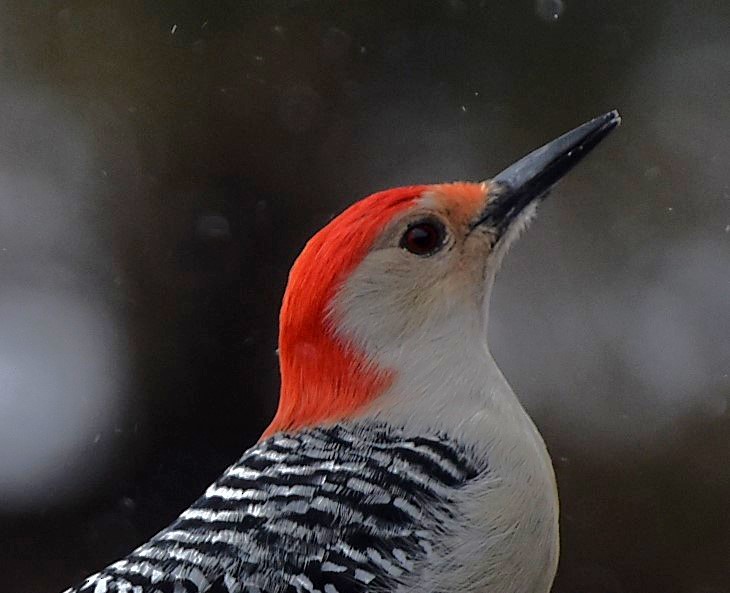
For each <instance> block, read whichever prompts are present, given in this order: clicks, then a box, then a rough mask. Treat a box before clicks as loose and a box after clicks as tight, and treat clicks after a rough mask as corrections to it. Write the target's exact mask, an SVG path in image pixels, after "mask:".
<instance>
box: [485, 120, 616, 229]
mask: <svg viewBox="0 0 730 593" xmlns="http://www.w3.org/2000/svg"><path fill="white" fill-rule="evenodd" d="M619 123H621V116H619V114H618V111H615V110H614V111H610V112H608V113H606V114H604V115H601V116H600V117H597V118H595V119H592V120H591V121H589V122H587V123H584V124H583V125H582V126H579V127H577V128H575V129H574V130H571V131H570V132H568V133H566V134H563V135H562V136H560V137H559V138H556V139H555V140H553V141H552V142H548V143H547V144H546V145H545V146H543V147H541V148H538V149H537V150H534V151H533V152H531V153H530V154H528V155H527V156H525V157H523V158H521V159H520V160H519V161H517V162H516V163H515V164H513V165H511V166H509V167H507V168H506V169H505V170H504V171H502V172H501V173H500V174H499V175H497V176H495V177H494V178H492V180H491V181H490V182H489V186H490V192H489V193H490V199H489V203H488V204H487V207H486V208H485V209H484V211H483V212H482V214H481V216H480V217H479V218H478V220H477V221H476V222H475V223H474V224H473V227H472V228H476V227H477V226H480V225H487V226H489V227H490V228H491V229H492V230H493V231H494V232H495V233H496V234H497V236H498V237H501V236H502V234H504V232H505V231H506V230H507V228H508V227H509V225H510V223H512V221H514V220H515V218H517V217H518V215H519V214H520V212H522V211H523V210H524V209H525V207H527V205H528V204H530V203H532V202H533V201H535V200H539V199H542V198H545V197H547V195H548V193H549V192H550V190H551V189H552V187H553V186H554V185H555V184H556V183H557V182H558V181H560V180H561V179H562V178H563V176H564V175H565V174H566V173H567V172H568V171H570V170H571V169H572V168H573V167H575V165H577V164H578V162H579V161H580V160H581V159H582V158H583V157H584V156H585V155H587V154H588V153H589V152H590V151H591V150H593V148H594V147H595V146H596V145H597V144H598V143H599V142H600V141H601V140H603V139H604V138H605V137H606V136H607V135H608V133H609V132H610V131H611V130H613V129H614V128H615V127H616V126H617V125H619Z"/></svg>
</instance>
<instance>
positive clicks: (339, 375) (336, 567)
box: [68, 111, 619, 593]
mask: <svg viewBox="0 0 730 593" xmlns="http://www.w3.org/2000/svg"><path fill="white" fill-rule="evenodd" d="M618 123H619V116H618V113H616V112H615V111H614V112H611V113H607V114H605V115H603V116H601V117H598V118H596V119H594V120H592V121H590V122H588V123H586V124H584V125H582V126H580V127H579V128H576V129H575V130H573V131H572V132H568V133H567V134H565V135H563V136H561V137H560V138H558V139H557V140H554V141H553V142H550V143H549V144H547V145H545V146H544V147H542V148H540V149H538V150H536V151H534V152H533V153H531V154H529V155H528V156H526V157H524V158H523V159H522V160H520V161H518V162H517V163H515V164H514V165H512V166H511V167H509V168H507V169H506V170H505V171H503V172H502V173H500V174H499V175H497V176H496V177H494V178H493V179H491V180H490V181H486V182H484V183H449V184H441V185H419V186H410V187H402V188H398V189H392V190H388V191H384V192H380V193H377V194H374V195H372V196H370V197H368V198H365V199H364V200H362V201H360V202H358V203H356V204H354V205H353V206H351V207H350V208H348V209H347V210H345V211H344V212H343V213H342V214H340V215H339V216H338V217H337V218H335V219H334V220H333V221H332V222H330V223H329V224H328V225H327V226H326V227H325V228H324V229H322V230H321V231H320V232H319V233H317V234H316V235H315V236H314V237H313V238H312V239H311V240H310V241H309V242H308V243H307V245H306V247H305V248H304V250H303V252H302V254H301V255H300V256H299V258H298V259H297V261H296V263H295V264H294V266H293V268H292V270H291V274H290V276H289V283H288V286H287V290H286V294H285V296H284V303H283V306H282V310H281V317H280V337H279V354H280V361H281V380H282V386H281V397H280V402H279V408H278V411H277V413H276V417H275V418H274V420H273V422H272V423H271V425H270V426H269V428H268V429H267V430H266V432H265V433H264V435H263V437H262V440H261V441H260V442H259V443H258V444H257V445H255V446H254V447H252V448H251V449H249V450H248V451H246V453H244V455H243V457H241V459H240V460H239V461H238V462H237V463H236V464H235V465H233V466H231V467H230V468H229V469H228V470H226V472H225V473H224V474H223V475H222V476H221V478H220V479H219V480H218V481H216V482H215V483H214V484H213V485H212V486H210V487H209V488H208V490H207V491H206V492H205V494H204V495H203V496H202V497H201V498H200V499H199V500H198V501H197V502H195V503H194V504H193V505H192V506H191V507H190V508H189V509H188V510H186V511H185V512H183V513H182V514H181V515H180V517H179V518H178V519H177V520H176V521H175V522H174V523H172V524H171V525H170V526H169V527H167V528H166V529H164V530H163V531H161V532H160V533H159V534H157V535H156V536H155V537H153V538H152V539H151V540H150V541H149V542H147V543H146V544H144V545H142V546H140V547H139V548H137V549H136V550H135V551H133V552H132V553H131V554H130V555H129V556H128V557H127V558H125V559H123V560H120V561H119V562H116V563H114V564H112V565H111V566H109V567H107V568H105V569H103V570H102V571H100V572H99V573H97V574H94V575H92V576H90V577H88V578H87V579H86V580H85V581H84V582H83V583H82V584H81V585H79V586H78V587H77V588H75V589H69V590H68V591H69V592H83V593H112V592H119V593H122V592H124V593H153V592H158V591H159V592H161V593H182V592H186V593H203V592H206V593H223V592H227V593H290V592H291V593H295V592H296V593H305V592H306V593H313V592H319V593H359V592H364V591H376V592H381V593H385V592H399V593H415V592H422V593H428V592H431V593H447V592H448V593H452V592H456V591H460V592H474V593H477V592H480V593H511V592H514V593H528V592H529V593H546V592H547V591H548V590H549V589H550V586H551V584H552V580H553V576H554V574H555V569H556V565H557V561H558V495H557V490H556V485H555V477H554V474H553V469H552V465H551V462H550V457H549V456H548V453H547V450H546V448H545V445H544V443H543V440H542V438H541V437H540V434H539V433H538V431H537V429H536V428H535V426H534V424H533V423H532V421H531V420H530V418H529V417H528V415H527V413H526V412H525V411H524V409H523V408H522V406H521V405H520V403H519V402H518V400H517V398H516V397H515V395H514V393H513V392H512V390H511V389H510V387H509V385H508V384H507V382H506V381H505V379H504V377H503V376H502V374H501V373H500V371H499V369H498V368H497V366H496V364H495V362H494V360H493V359H492V357H491V355H490V354H489V351H488V349H487V345H486V323H487V308H488V303H489V295H490V290H491V287H492V283H493V280H494V276H495V273H496V271H497V268H498V267H499V264H500V261H501V259H502V257H503V256H504V254H505V252H506V251H507V249H508V247H509V245H510V243H511V242H512V241H513V239H514V238H515V237H516V236H517V235H518V234H519V232H520V230H521V229H522V228H524V226H525V224H526V222H527V221H528V220H529V219H530V218H531V217H532V215H533V214H534V212H535V209H536V206H537V204H538V202H539V201H540V200H541V199H542V198H544V197H545V196H546V195H547V193H548V192H549V190H550V189H551V188H552V186H553V185H554V184H555V183H556V182H557V181H558V180H559V179H560V178H561V177H562V176H563V175H564V174H565V173H567V172H568V171H569V170H570V169H571V168H572V167H573V166H574V165H575V164H576V163H577V162H578V161H579V160H580V159H581V158H582V157H583V156H584V155H585V154H587V153H588V152H589V151H590V150H591V149H592V148H593V147H594V146H595V145H596V144H598V142H599V141H601V140H602V139H603V138H604V137H605V136H606V135H607V134H608V133H609V132H610V131H611V130H612V129H613V128H614V127H615V126H616V125H617V124H618Z"/></svg>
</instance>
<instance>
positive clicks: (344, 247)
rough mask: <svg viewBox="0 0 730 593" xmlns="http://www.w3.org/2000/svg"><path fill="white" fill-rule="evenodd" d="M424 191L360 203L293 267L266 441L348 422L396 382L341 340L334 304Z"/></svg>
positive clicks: (312, 243)
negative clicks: (277, 389) (331, 320)
mask: <svg viewBox="0 0 730 593" xmlns="http://www.w3.org/2000/svg"><path fill="white" fill-rule="evenodd" d="M426 189H427V186H424V185H415V186H410V187H401V188H397V189H390V190H386V191H383V192H379V193H376V194H373V195H371V196H369V197H367V198H365V199H364V200H361V201H359V202H357V203H356V204H354V205H352V206H350V207H349V208H348V209H347V210H345V211H344V212H343V213H342V214H340V215H339V216H338V217H337V218H335V219H334V220H332V222H330V223H329V224H328V225H327V226H326V227H324V228H323V229H322V230H321V231H319V232H318V233H317V234H316V235H314V237H312V239H310V241H309V242H308V243H307V245H306V246H305V247H304V250H303V251H302V253H301V255H300V256H299V257H298V258H297V260H296V262H294V266H293V267H292V269H291V272H290V273H289V283H288V285H287V288H286V293H285V294H284V302H283V304H282V307H281V314H280V316H279V362H280V366H281V393H280V396H279V408H278V410H277V412H276V416H275V417H274V419H273V421H272V422H271V424H270V425H269V427H268V428H267V429H266V431H265V432H264V434H263V435H262V437H261V438H262V439H264V438H266V437H268V436H270V435H272V434H274V433H276V432H280V431H283V430H296V429H299V428H302V427H304V426H312V425H316V424H319V423H322V422H327V421H333V420H339V419H344V418H347V417H348V416H351V415H352V414H354V413H355V412H356V411H357V410H358V409H360V408H362V407H363V406H364V405H365V404H367V403H368V402H370V401H372V400H373V398H375V397H376V396H377V395H378V394H380V393H382V392H383V390H385V389H386V388H387V387H388V385H389V384H390V382H391V381H392V375H391V373H389V372H387V371H383V370H379V369H375V368H372V367H371V366H369V365H368V364H367V362H366V359H365V356H364V355H363V354H362V353H359V352H358V351H357V350H356V349H355V348H354V347H353V346H352V345H350V344H346V343H344V342H343V341H342V340H340V339H338V338H336V337H335V335H334V332H333V330H332V328H330V327H329V326H328V320H327V313H328V306H329V304H330V302H331V300H332V297H333V296H334V295H335V293H336V292H337V290H338V288H339V287H340V285H341V284H342V283H343V282H344V281H345V279H346V278H347V277H348V276H349V274H350V273H351V272H352V271H353V270H354V269H355V267H356V266H357V265H358V264H359V263H360V262H361V261H362V259H363V258H364V257H365V255H366V254H367V252H368V251H369V249H370V247H371V246H372V244H373V242H374V241H375V239H376V238H377V237H378V235H379V234H380V233H381V232H382V230H383V228H384V227H385V226H386V225H387V224H388V223H389V222H390V221H391V220H392V219H393V217H394V216H395V215H396V214H397V213H399V212H401V211H403V210H405V209H407V208H409V207H410V206H412V205H413V203H414V201H415V200H416V199H417V198H419V197H420V196H421V194H422V193H423V192H424V190H426Z"/></svg>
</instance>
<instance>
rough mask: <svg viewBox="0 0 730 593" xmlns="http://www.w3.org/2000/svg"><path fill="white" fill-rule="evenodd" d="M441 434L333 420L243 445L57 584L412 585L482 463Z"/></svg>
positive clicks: (219, 592)
mask: <svg viewBox="0 0 730 593" xmlns="http://www.w3.org/2000/svg"><path fill="white" fill-rule="evenodd" d="M473 460H474V456H473V455H471V454H470V452H469V451H467V450H465V449H464V448H463V447H462V446H460V445H459V444H458V443H457V442H456V441H455V440H452V439H449V438H447V437H446V436H444V435H438V434H433V435H430V436H411V435H408V434H405V433H404V432H403V431H402V430H400V429H397V428H393V427H389V426H387V425H384V424H374V423H343V424H338V425H335V426H332V427H328V428H313V429H307V430H303V431H301V432H297V433H292V434H280V435H276V436H273V437H271V438H270V439H268V440H266V441H264V442H262V443H259V444H258V445H256V446H255V447H253V448H251V449H249V450H248V451H247V452H246V453H245V454H244V455H243V457H241V459H240V460H239V461H238V463H236V464H235V465H233V466H231V467H230V468H229V469H228V470H226V472H225V473H224V474H223V475H222V476H221V478H220V479H219V480H218V481H217V482H215V483H214V484H213V485H212V486H210V487H209V488H208V490H207V491H206V493H205V495H204V496H203V497H201V498H200V499H199V500H198V501H197V502H195V503H194V504H193V505H192V506H191V507H190V508H189V509H188V510H186V511H185V512H183V513H182V515H180V517H179V518H178V519H177V520H176V521H175V522H174V523H172V524H171V525H170V526H169V527H168V528H166V529H165V530H163V531H162V532H160V533H159V534H157V535H156V536H155V537H154V538H152V539H151V540H150V541H149V542H148V543H146V544H144V545H142V546H141V547H139V548H137V549H136V550H135V551H134V552H132V554H130V555H129V556H128V557H127V558H125V559H124V560H121V561H119V562H116V563H115V564H112V565H111V566H109V567H107V568H106V569H104V570H102V571H100V572H99V573H97V574H95V575H92V576H91V577H89V578H88V579H86V580H85V581H84V582H83V583H82V584H81V585H80V586H78V587H77V588H74V589H69V590H68V591H67V592H66V593H157V592H159V593H305V592H306V593H312V592H319V593H359V592H364V591H380V592H383V593H385V592H390V591H395V590H396V589H397V587H398V586H400V585H402V584H413V583H418V579H419V572H420V570H419V569H420V567H422V566H425V565H427V564H428V559H429V556H430V555H431V554H433V553H435V552H434V550H435V549H437V548H438V546H439V544H440V541H441V536H442V535H443V533H442V530H441V529H440V527H439V526H442V525H445V524H449V523H450V522H451V523H453V521H451V520H452V519H453V518H454V517H453V516H452V513H453V510H451V506H452V505H451V501H452V499H453V496H454V495H455V494H456V493H457V492H458V490H459V489H460V488H461V487H463V486H464V485H465V484H466V483H468V482H469V480H471V479H473V478H475V477H476V476H477V475H478V474H479V473H480V472H482V471H484V470H485V469H486V468H483V467H479V466H478V465H477V464H476V463H475V462H474V461H473Z"/></svg>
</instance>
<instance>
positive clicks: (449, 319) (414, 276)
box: [264, 111, 620, 437]
mask: <svg viewBox="0 0 730 593" xmlns="http://www.w3.org/2000/svg"><path fill="white" fill-rule="evenodd" d="M619 121H620V118H619V116H618V113H617V112H615V111H613V112H610V113H607V114H605V115H603V116H601V117H598V118H596V119H594V120H592V121H590V122H588V123H586V124H583V125H582V126H580V127H578V128H576V129H575V130H573V131H571V132H568V133H567V134H564V135H563V136H561V137H559V138H557V139H556V140H554V141H552V142H550V143H548V144H546V145H545V146H543V147H542V148H539V149H537V150H535V151H534V152H532V153H530V154H528V155H527V156H526V157H524V158H522V159H521V160H519V161H518V162H516V163H515V164H513V165H512V166H510V167H508V168H507V169H505V170H504V171H503V172H502V173H500V174H498V175H496V176H495V177H493V178H492V179H490V180H488V181H484V182H480V183H445V184H436V185H413V186H408V187H401V188H396V189H389V190H386V191H382V192H379V193H376V194H373V195H371V196H369V197H367V198H365V199H363V200H361V201H359V202H357V203H355V204H353V205H352V206H350V207H349V208H348V209H347V210H345V211H344V212H342V213H341V214H340V215H339V216H337V217H336V218H334V219H333V220H332V221H331V222H330V223H329V224H328V225H327V226H325V227H324V228H323V229H322V230H320V231H319V232H318V233H317V234H315V235H314V237H312V239H311V240H310V241H309V242H308V243H307V244H306V246H305V247H304V249H303V251H302V253H301V254H300V256H299V257H298V258H297V260H296V262H295V263H294V265H293V267H292V269H291V272H290V274H289V281H288V284H287V289H286V293H285V295H284V301H283V304H282V308H281V315H280V329H279V358H280V364H281V380H282V386H281V393H280V400H279V408H278V410H277V413H276V416H275V418H274V420H273V421H272V423H271V425H270V426H269V427H268V429H267V430H266V432H265V433H264V437H266V436H269V435H270V434H273V433H275V432H279V431H282V430H296V429H298V428H302V427H304V426H312V425H317V424H322V423H327V422H332V421H338V420H342V419H346V418H352V417H356V416H357V415H358V414H359V413H361V412H362V411H363V410H364V409H366V408H367V407H368V406H369V405H370V404H372V403H373V402H374V401H375V400H377V398H378V396H379V395H381V394H382V393H383V392H385V391H386V390H387V389H388V388H389V386H391V385H392V384H393V382H394V381H395V380H396V378H397V376H398V373H399V372H400V367H401V365H402V363H403V360H405V359H406V358H409V357H411V358H412V357H413V356H414V355H416V356H420V357H423V358H427V359H429V360H430V363H431V364H432V365H436V366H438V365H439V363H440V361H441V364H443V363H444V361H446V360H448V357H447V356H445V354H446V352H445V349H448V348H450V347H451V346H450V345H452V344H453V343H454V340H455V339H459V337H460V336H463V337H464V339H466V338H467V336H479V338H478V339H480V340H481V341H482V343H484V345H485V348H486V319H487V309H488V304H489V303H488V301H489V294H490V289H491V286H492V282H493V279H494V276H495V274H496V271H497V269H498V268H499V265H500V263H501V260H502V258H503V256H504V254H505V253H506V251H507V249H508V248H509V246H510V244H511V243H512V242H513V240H514V239H515V237H516V236H517V235H518V234H519V233H520V231H521V230H522V229H524V228H525V226H526V224H527V222H528V221H529V220H530V219H531V218H532V216H533V215H534V213H535V210H536V208H537V205H538V203H539V202H540V201H541V200H542V199H543V198H544V197H545V196H546V195H547V194H548V193H549V191H550V189H551V188H552V187H553V185H554V184H555V183H556V182H557V181H559V180H560V178H561V177H562V176H563V175H565V173H567V172H568V171H569V170H570V169H571V168H572V167H573V166H574V165H575V164H577V162H578V161H580V160H581V159H582V157H583V156H585V155H586V154H587V153H588V152H589V151H590V150H591V149H592V148H593V147H594V146H595V145H596V144H598V142H600V141H601V140H602V139H603V138H604V137H605V136H606V135H607V134H608V133H609V132H610V131H611V130H612V129H613V128H614V127H616V125H618V123H619ZM446 370H447V369H444V371H446Z"/></svg>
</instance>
